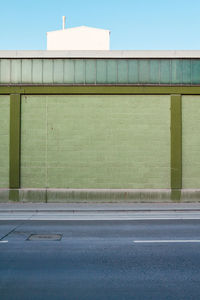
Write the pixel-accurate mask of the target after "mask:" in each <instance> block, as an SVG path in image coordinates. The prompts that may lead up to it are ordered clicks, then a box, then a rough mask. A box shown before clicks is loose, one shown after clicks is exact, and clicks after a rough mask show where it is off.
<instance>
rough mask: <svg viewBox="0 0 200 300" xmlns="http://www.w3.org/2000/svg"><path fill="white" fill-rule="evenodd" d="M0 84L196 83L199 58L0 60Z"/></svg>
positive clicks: (199, 80) (198, 80)
mask: <svg viewBox="0 0 200 300" xmlns="http://www.w3.org/2000/svg"><path fill="white" fill-rule="evenodd" d="M0 83H2V84H8V83H12V84H19V83H21V84H83V85H85V84H86V85H87V84H93V85H96V84H156V85H159V84H160V85H162V84H167V85H170V84H172V85H180V84H183V85H199V84H200V59H180V58H179V59H167V58H166V59H100V58H99V59H86V58H85V59H0Z"/></svg>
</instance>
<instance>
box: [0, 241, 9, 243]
mask: <svg viewBox="0 0 200 300" xmlns="http://www.w3.org/2000/svg"><path fill="white" fill-rule="evenodd" d="M0 243H8V241H0Z"/></svg>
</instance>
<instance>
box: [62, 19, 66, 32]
mask: <svg viewBox="0 0 200 300" xmlns="http://www.w3.org/2000/svg"><path fill="white" fill-rule="evenodd" d="M62 21H63V22H62V29H63V30H65V21H66V17H65V16H63V17H62Z"/></svg>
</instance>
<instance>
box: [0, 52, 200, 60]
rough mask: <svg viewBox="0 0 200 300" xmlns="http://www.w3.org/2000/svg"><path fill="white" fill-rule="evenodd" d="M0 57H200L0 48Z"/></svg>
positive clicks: (192, 55) (198, 54)
mask: <svg viewBox="0 0 200 300" xmlns="http://www.w3.org/2000/svg"><path fill="white" fill-rule="evenodd" d="M0 58H200V50H107V51H104V50H99V51H88V50H84V51H83V50H82V51H75V50H73V51H52V50H36V51H35V50H34V51H33V50H25V51H17V50H1V51H0Z"/></svg>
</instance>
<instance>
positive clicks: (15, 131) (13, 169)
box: [10, 94, 21, 189]
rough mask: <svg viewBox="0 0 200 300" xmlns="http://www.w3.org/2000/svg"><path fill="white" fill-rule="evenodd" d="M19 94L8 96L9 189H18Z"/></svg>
mask: <svg viewBox="0 0 200 300" xmlns="http://www.w3.org/2000/svg"><path fill="white" fill-rule="evenodd" d="M20 113H21V97H20V94H11V95H10V188H11V189H17V188H20V123H21V116H20Z"/></svg>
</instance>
